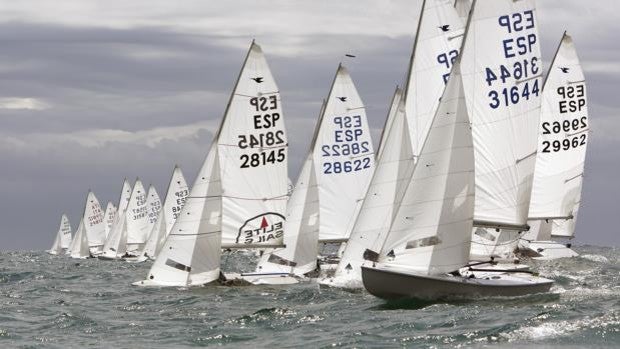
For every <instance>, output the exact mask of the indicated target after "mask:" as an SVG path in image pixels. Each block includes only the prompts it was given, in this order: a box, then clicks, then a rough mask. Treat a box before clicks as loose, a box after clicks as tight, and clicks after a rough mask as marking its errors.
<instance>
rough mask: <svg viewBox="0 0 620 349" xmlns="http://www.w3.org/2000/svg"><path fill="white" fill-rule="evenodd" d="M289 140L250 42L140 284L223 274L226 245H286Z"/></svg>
mask: <svg viewBox="0 0 620 349" xmlns="http://www.w3.org/2000/svg"><path fill="white" fill-rule="evenodd" d="M287 156H288V141H287V138H286V132H285V128H284V119H283V114H282V108H281V100H280V92H279V90H278V87H277V85H276V83H275V81H274V79H273V76H272V74H271V71H270V70H269V66H268V65H267V61H266V59H265V56H264V55H263V52H262V49H261V48H260V46H258V45H257V44H255V43H254V42H252V45H251V47H250V49H249V51H248V54H247V56H246V59H245V62H244V64H243V68H242V70H241V73H240V74H239V77H238V79H237V83H236V84H235V87H234V90H233V93H232V94H231V97H230V100H229V103H228V106H227V108H226V112H225V113H224V118H223V120H222V124H221V125H220V128H219V129H218V131H217V133H216V134H215V137H214V140H213V143H212V145H211V147H210V149H209V152H208V154H207V157H206V159H205V161H204V163H203V166H202V168H201V169H200V172H199V174H198V177H197V178H196V181H195V182H194V185H193V187H192V188H191V190H190V195H189V196H188V197H187V199H186V201H185V205H184V206H183V208H182V209H181V215H180V216H179V217H178V218H177V220H176V221H175V223H174V225H173V228H172V231H171V232H170V234H169V235H168V238H167V239H166V242H165V243H164V246H163V248H162V250H161V252H160V253H159V255H158V256H157V259H156V260H155V262H154V263H153V266H152V267H151V270H150V271H149V273H148V276H147V280H144V281H139V282H136V283H134V285H139V286H193V285H204V284H206V283H209V282H213V281H216V280H218V279H220V278H221V276H222V274H221V272H220V256H221V249H222V248H224V249H267V248H276V247H281V246H283V245H282V237H283V232H284V230H283V226H284V220H285V216H284V215H285V210H286V201H287V184H288V174H287V161H286V159H287Z"/></svg>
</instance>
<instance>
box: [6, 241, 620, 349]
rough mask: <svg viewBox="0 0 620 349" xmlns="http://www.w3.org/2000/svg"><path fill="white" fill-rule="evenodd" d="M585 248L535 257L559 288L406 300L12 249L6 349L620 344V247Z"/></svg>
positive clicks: (232, 263) (237, 257)
mask: <svg viewBox="0 0 620 349" xmlns="http://www.w3.org/2000/svg"><path fill="white" fill-rule="evenodd" d="M576 250H577V251H578V252H579V253H580V254H581V255H582V256H581V257H579V258H572V259H564V260H558V261H552V262H544V263H543V262H539V263H533V264H534V266H535V267H536V268H538V270H539V271H540V272H541V274H542V275H543V276H547V277H550V278H552V279H554V280H555V281H556V285H555V286H554V288H553V289H552V291H553V292H552V294H548V295H535V296H528V297H520V298H505V299H501V298H495V299H480V300H476V301H458V302H441V303H420V302H400V303H396V304H390V303H386V302H384V301H382V300H380V299H378V298H375V297H373V296H372V295H370V294H368V293H366V292H365V291H361V290H360V291H357V292H351V291H344V290H339V289H330V288H325V287H319V286H317V285H316V284H299V285H293V286H279V287H267V286H244V287H240V286H237V287H225V286H205V287H196V288H140V287H135V286H131V282H132V281H137V280H141V279H142V278H144V277H145V276H146V273H147V271H148V269H149V267H150V263H143V264H129V263H126V262H120V261H118V262H105V261H99V260H96V259H89V260H72V259H69V258H66V257H59V256H50V255H48V254H46V253H45V252H3V253H0V348H132V349H135V348H185V347H188V348H189V347H207V346H223V347H232V348H235V347H248V348H254V347H257V348H263V347H264V348H292V347H306V348H327V347H359V348H385V347H412V348H436V347H437V348H439V347H446V348H462V347H467V348H469V347H474V348H486V347H500V348H505V347H522V348H530V347H533V346H536V347H542V348H563V349H565V348H581V347H597V348H600V347H609V348H612V347H620V259H619V257H620V253H619V252H620V250H619V249H618V248H602V247H593V246H580V247H576ZM223 259H224V263H225V266H226V268H227V269H238V268H250V267H251V265H250V264H251V262H250V260H251V258H250V256H247V255H243V254H233V255H229V256H225V257H223Z"/></svg>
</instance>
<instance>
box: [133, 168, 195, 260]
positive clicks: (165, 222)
mask: <svg viewBox="0 0 620 349" xmlns="http://www.w3.org/2000/svg"><path fill="white" fill-rule="evenodd" d="M187 195H189V189H188V187H187V182H186V181H185V177H183V173H182V172H181V168H180V167H179V166H175V167H174V170H173V171H172V177H171V178H170V183H169V184H168V191H167V192H166V197H165V199H164V205H163V207H162V209H161V210H160V211H159V213H158V215H157V218H156V220H155V224H154V225H153V227H152V229H151V233H150V234H149V237H148V239H147V241H146V243H145V244H144V247H143V248H142V250H141V251H140V253H139V254H138V256H137V257H135V258H125V260H127V261H129V262H143V261H146V260H147V259H149V258H150V259H155V257H157V254H158V253H159V251H161V248H162V246H163V244H164V242H165V241H166V237H168V234H169V233H170V231H171V230H172V226H173V225H174V221H175V220H176V219H177V217H178V216H179V214H180V213H181V209H182V208H183V205H184V204H185V199H186V198H187Z"/></svg>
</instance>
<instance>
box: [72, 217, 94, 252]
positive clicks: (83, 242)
mask: <svg viewBox="0 0 620 349" xmlns="http://www.w3.org/2000/svg"><path fill="white" fill-rule="evenodd" d="M86 234H87V233H86V227H85V224H84V219H81V220H80V225H79V226H78V229H77V231H76V232H75V234H74V236H73V241H71V246H70V247H69V250H70V255H71V258H78V259H83V258H88V257H89V256H90V251H89V248H88V237H87V236H86Z"/></svg>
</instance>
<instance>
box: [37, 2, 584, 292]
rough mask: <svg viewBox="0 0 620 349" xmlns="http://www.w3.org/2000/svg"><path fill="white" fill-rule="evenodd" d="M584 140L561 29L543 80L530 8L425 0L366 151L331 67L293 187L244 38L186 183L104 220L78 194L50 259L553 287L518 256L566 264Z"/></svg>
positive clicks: (288, 277)
mask: <svg viewBox="0 0 620 349" xmlns="http://www.w3.org/2000/svg"><path fill="white" fill-rule="evenodd" d="M588 131H589V121H588V110H587V97H586V83H585V78H584V75H583V71H582V69H581V66H580V63H579V59H578V57H577V54H576V49H575V46H574V43H573V40H572V38H571V37H570V36H569V35H568V34H566V33H565V34H564V36H563V37H562V39H561V41H560V45H559V47H558V49H557V52H556V54H555V57H554V59H553V61H552V63H551V66H550V68H548V69H547V74H546V76H545V75H544V74H543V61H542V58H541V54H540V40H539V35H538V21H537V19H536V6H535V1H534V0H520V1H513V0H474V1H471V0H456V1H454V0H425V1H424V2H423V5H422V10H421V13H420V19H419V22H418V28H417V34H416V36H415V43H414V46H413V52H412V55H411V59H410V62H409V68H408V71H407V75H406V77H405V86H404V87H403V88H402V89H401V88H397V89H396V91H395V93H394V97H393V98H392V101H391V104H390V109H389V112H388V115H387V119H386V122H385V126H384V129H383V132H382V135H381V140H380V143H379V145H378V147H376V148H375V147H374V146H373V143H372V140H371V137H370V130H369V127H368V120H367V116H366V111H365V106H364V103H363V101H362V99H361V97H360V95H359V94H358V92H357V89H356V87H355V84H354V82H353V79H352V77H351V76H350V74H349V72H348V70H347V69H346V67H345V66H343V65H342V64H341V65H339V66H338V68H337V71H336V74H335V77H334V80H333V82H332V84H331V87H330V89H329V92H328V94H327V97H326V99H325V100H324V101H323V104H322V107H321V110H320V111H319V117H318V122H317V126H316V128H315V131H314V134H313V138H312V142H311V145H310V149H309V150H308V153H307V155H306V156H305V161H304V162H303V166H302V169H301V171H300V174H299V177H298V178H297V181H296V182H295V186H294V187H293V190H292V193H289V179H288V168H287V163H288V162H287V160H288V156H289V154H288V146H289V139H288V137H287V133H286V128H285V114H284V112H283V106H282V99H281V96H280V90H279V89H278V86H277V84H276V81H275V79H274V77H273V75H272V74H271V71H270V69H269V66H268V64H267V60H266V58H265V55H264V54H263V51H262V49H261V47H260V46H259V45H257V44H256V43H255V42H252V44H251V46H250V49H249V51H248V53H247V56H246V59H245V61H244V63H243V67H242V68H241V72H240V74H239V76H238V78H237V82H236V84H235V87H234V89H233V91H232V93H231V96H230V99H229V102H228V106H227V108H226V111H225V113H224V116H223V118H222V121H221V124H220V126H219V128H218V130H217V132H216V133H215V137H214V139H213V142H212V144H211V146H210V147H209V149H208V152H207V154H206V158H205V160H204V163H203V165H202V167H201V169H200V171H199V173H198V176H197V177H196V179H195V181H194V183H193V186H192V187H191V188H190V187H188V185H187V183H186V181H185V179H184V177H183V174H182V173H181V170H180V168H179V167H178V166H175V168H174V170H173V174H172V176H171V179H170V183H169V186H168V190H167V192H166V196H165V198H164V201H163V204H162V202H161V200H160V198H159V196H158V194H157V192H156V191H155V188H154V187H153V186H149V187H148V190H145V188H144V186H143V184H142V182H141V181H140V180H139V179H137V180H136V181H135V183H134V184H133V186H132V185H131V184H130V183H129V182H128V181H127V180H125V181H124V182H123V185H122V189H121V194H120V199H119V202H118V205H116V206H115V205H114V204H113V203H111V202H110V203H108V204H107V206H106V209H105V211H103V210H102V208H101V206H100V205H99V202H98V201H97V198H96V197H95V195H94V194H93V193H92V192H90V191H89V193H88V196H87V200H86V205H85V208H84V213H83V216H82V218H81V220H80V224H79V226H78V228H77V230H76V232H75V233H74V235H73V238H72V239H71V226H70V224H69V220H68V218H67V217H66V215H63V216H62V219H61V223H60V228H59V230H58V233H57V235H56V238H55V240H54V243H53V246H52V248H51V249H50V250H49V253H51V254H62V253H66V254H69V255H70V256H71V257H73V258H87V257H95V256H96V257H98V258H100V259H102V260H125V261H127V262H134V263H137V262H144V261H147V260H153V261H154V262H153V264H152V266H151V268H150V270H149V272H148V274H147V275H146V277H145V279H144V280H142V281H137V282H135V283H134V285H137V286H159V287H165V286H198V285H205V284H209V283H212V282H229V281H231V280H233V281H236V282H237V281H238V282H243V283H249V284H255V285H259V284H280V285H281V284H293V283H298V282H318V283H320V284H322V285H326V286H331V287H343V288H361V287H365V288H366V289H367V290H368V291H369V292H370V293H371V294H373V295H376V296H378V297H380V298H384V299H400V298H419V299H441V298H449V297H465V298H471V297H478V296H517V295H524V294H530V293H540V292H547V291H549V289H550V287H551V286H552V284H553V281H552V280H550V279H546V278H544V277H541V276H539V275H537V274H536V273H535V272H533V271H531V270H530V268H529V267H528V266H527V265H525V264H521V263H520V262H519V260H520V259H521V258H523V257H524V256H525V257H528V258H536V259H554V258H560V257H571V256H576V255H577V254H576V253H575V252H574V251H572V250H571V249H570V244H567V243H565V242H564V243H563V242H562V241H563V240H569V239H571V238H572V237H573V236H574V232H575V221H576V217H577V213H578V210H579V205H580V198H581V189H582V183H583V171H584V163H585V153H586V146H587V142H588V137H589V134H588ZM375 149H376V150H375ZM325 245H331V246H333V247H335V250H336V251H337V252H336V253H335V254H333V253H332V254H328V253H326V251H325V249H323V250H321V248H320V247H321V246H325ZM235 249H240V250H246V251H254V252H255V256H256V261H257V265H256V269H255V270H254V271H252V272H244V271H233V272H230V273H229V272H226V273H225V272H223V271H222V269H221V267H220V260H221V255H222V253H223V251H225V252H224V253H227V251H230V250H235Z"/></svg>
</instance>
